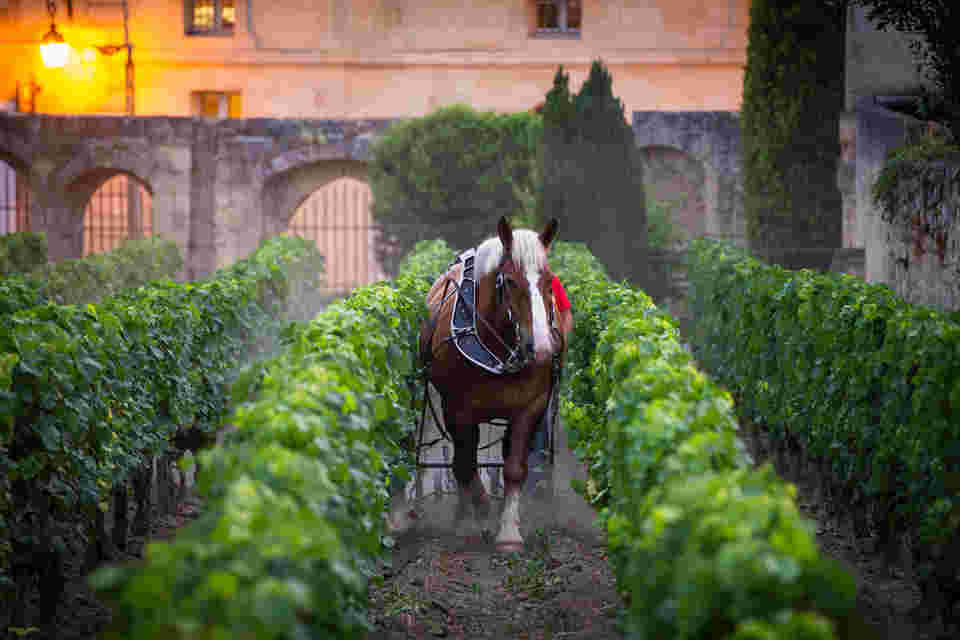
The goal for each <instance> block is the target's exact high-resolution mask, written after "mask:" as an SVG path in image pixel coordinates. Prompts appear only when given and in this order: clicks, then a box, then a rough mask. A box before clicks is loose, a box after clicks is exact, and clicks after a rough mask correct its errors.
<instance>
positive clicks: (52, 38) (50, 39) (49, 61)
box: [40, 0, 135, 116]
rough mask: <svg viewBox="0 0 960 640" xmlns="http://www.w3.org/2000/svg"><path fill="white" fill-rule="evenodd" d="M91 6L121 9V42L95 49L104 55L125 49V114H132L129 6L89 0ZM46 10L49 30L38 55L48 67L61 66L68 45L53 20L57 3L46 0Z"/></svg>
mask: <svg viewBox="0 0 960 640" xmlns="http://www.w3.org/2000/svg"><path fill="white" fill-rule="evenodd" d="M89 6H92V7H97V6H100V7H121V8H122V9H123V44H107V45H103V46H96V45H95V48H96V50H97V51H99V52H100V53H102V54H103V55H105V56H112V55H114V54H116V53H118V52H120V51H123V50H124V49H125V50H126V51H127V66H126V96H125V100H124V102H125V104H126V111H127V115H129V116H132V115H134V113H135V109H134V103H133V96H134V84H133V78H134V68H133V44H131V42H130V7H129V5H128V4H127V0H122V2H120V3H115V2H90V3H89ZM47 11H48V12H49V13H50V31H48V32H47V35H45V36H43V40H41V41H40V56H41V57H42V58H43V65H44V66H45V67H50V68H59V67H63V66H64V65H66V63H67V54H68V53H69V47H68V45H67V43H66V42H65V41H64V40H63V36H62V35H60V33H59V32H58V31H57V25H56V22H55V21H54V15H55V14H56V12H57V5H56V3H55V2H54V0H47Z"/></svg>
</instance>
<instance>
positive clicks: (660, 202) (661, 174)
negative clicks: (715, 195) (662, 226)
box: [639, 146, 707, 249]
mask: <svg viewBox="0 0 960 640" xmlns="http://www.w3.org/2000/svg"><path fill="white" fill-rule="evenodd" d="M639 154H640V158H641V162H642V164H643V184H644V191H645V193H646V198H647V216H648V217H651V216H658V215H661V216H666V219H667V221H668V222H670V223H671V224H672V226H673V231H674V232H675V233H676V234H677V236H678V237H677V241H678V242H676V243H671V246H665V247H663V248H665V249H672V248H675V246H676V244H680V243H684V242H686V241H689V240H692V239H693V238H696V237H697V236H701V235H703V234H704V233H705V232H706V215H707V206H706V195H705V187H706V170H705V168H704V166H703V163H702V162H700V161H698V160H697V159H696V158H694V157H693V156H691V155H690V154H689V153H686V152H684V151H681V150H680V149H676V148H674V147H665V146H649V147H641V148H640V149H639ZM681 238H682V240H681Z"/></svg>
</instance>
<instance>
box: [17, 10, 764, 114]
mask: <svg viewBox="0 0 960 640" xmlns="http://www.w3.org/2000/svg"><path fill="white" fill-rule="evenodd" d="M53 1H54V6H55V8H56V11H55V14H54V16H55V22H56V27H57V31H58V32H59V33H61V34H62V35H63V37H64V38H65V40H66V42H67V43H68V44H69V45H70V55H69V60H68V62H67V65H66V66H65V67H63V68H61V69H48V68H45V67H44V66H43V64H42V62H41V57H40V51H39V46H38V44H39V41H40V39H41V37H42V36H43V35H44V34H45V33H46V32H47V31H48V30H49V28H50V22H51V21H50V16H49V13H48V3H47V2H46V1H45V0H0V91H3V92H5V93H6V98H5V99H6V100H13V99H14V98H15V93H16V87H17V85H18V84H19V86H20V87H21V90H20V93H21V101H20V102H21V104H22V105H24V107H30V108H33V107H34V106H35V109H36V111H37V112H40V113H123V112H124V88H125V68H124V67H125V52H124V51H119V52H117V53H116V54H115V55H111V56H107V55H103V54H102V53H100V52H99V51H98V50H97V49H96V47H97V46H103V45H108V44H114V45H115V44H121V43H123V42H124V30H123V29H124V26H123V10H122V5H123V3H122V0H70V1H67V0H53ZM127 4H128V8H129V21H128V23H129V40H130V42H131V43H132V44H133V53H134V64H135V89H134V90H135V103H136V113H137V115H165V116H190V115H214V116H221V117H224V116H230V115H232V116H243V117H273V118H285V117H291V118H396V117H411V116H420V115H423V114H425V113H428V112H430V111H432V110H434V109H436V108H438V107H441V106H445V105H449V104H453V103H457V102H463V103H467V104H471V105H472V106H474V107H475V108H478V109H482V110H487V109H491V110H496V111H522V110H527V109H530V108H531V107H533V106H534V105H536V104H537V103H539V102H540V101H542V100H543V96H544V95H545V93H546V92H547V90H549V88H550V86H551V83H552V79H553V75H554V73H555V72H556V70H557V67H558V66H559V65H563V66H564V67H565V68H566V69H567V70H569V71H570V73H571V81H572V84H573V86H579V83H580V82H581V81H582V79H583V78H584V77H585V75H586V72H587V71H588V70H589V65H590V63H591V62H592V61H593V60H594V59H596V58H601V59H603V60H604V61H605V63H606V64H607V65H608V67H609V68H610V70H611V72H612V73H613V77H614V82H615V89H616V91H617V93H618V95H619V96H620V97H621V99H622V100H623V102H624V107H625V110H626V112H627V113H630V112H632V111H637V110H643V111H646V110H664V111H678V110H679V111H689V110H693V111H698V110H737V109H738V108H739V105H740V94H741V92H742V84H743V81H742V79H743V66H744V63H745V52H746V27H747V21H748V5H749V0H619V1H616V0H433V1H431V2H421V1H415V0H316V1H313V2H303V1H302V0H271V2H265V1H264V0H128V1H127ZM31 87H33V88H34V89H31ZM32 98H35V101H34V100H32ZM3 99H4V98H2V97H0V101H2V100H3ZM24 110H27V109H24Z"/></svg>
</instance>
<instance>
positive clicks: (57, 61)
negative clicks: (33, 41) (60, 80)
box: [40, 24, 70, 69]
mask: <svg viewBox="0 0 960 640" xmlns="http://www.w3.org/2000/svg"><path fill="white" fill-rule="evenodd" d="M69 54H70V46H69V45H68V44H67V43H66V42H64V40H63V36H62V35H60V34H59V33H58V32H57V27H56V25H53V24H51V25H50V31H48V32H47V35H45V36H43V40H41V41H40V57H41V58H43V66H45V67H47V68H49V69H59V68H61V67H64V66H66V64H67V57H68V56H69Z"/></svg>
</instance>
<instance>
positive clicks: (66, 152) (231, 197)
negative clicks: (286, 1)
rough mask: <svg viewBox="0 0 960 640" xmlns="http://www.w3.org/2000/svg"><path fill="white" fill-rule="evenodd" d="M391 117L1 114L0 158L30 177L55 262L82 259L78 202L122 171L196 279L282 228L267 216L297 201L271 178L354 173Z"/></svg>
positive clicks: (34, 214)
mask: <svg viewBox="0 0 960 640" xmlns="http://www.w3.org/2000/svg"><path fill="white" fill-rule="evenodd" d="M390 122H391V121H390V120H356V121H350V120H273V119H266V118H256V119H245V120H244V119H228V120H213V119H203V118H167V117H156V118H153V117H138V118H125V117H97V116H27V115H22V114H0V159H2V160H4V161H5V162H7V163H8V164H10V165H11V166H12V167H14V168H15V169H16V170H17V171H18V172H19V173H20V174H21V175H23V176H24V177H25V178H26V181H27V184H28V185H29V188H30V190H31V193H32V195H33V207H32V210H31V226H32V229H33V230H34V231H43V232H45V233H46V234H47V241H48V245H49V247H50V258H51V260H54V261H56V260H63V259H66V258H77V257H80V255H81V254H82V250H83V235H82V233H83V229H82V226H83V212H84V207H85V206H86V203H87V202H88V200H89V199H90V196H91V195H92V194H93V193H94V192H95V191H96V189H97V188H98V187H99V186H100V185H101V184H103V182H104V181H105V180H106V179H108V178H110V177H112V176H113V175H116V174H118V173H124V174H128V175H131V176H133V177H135V178H136V179H137V180H138V181H139V182H140V183H142V184H143V185H144V186H145V187H146V189H147V190H148V191H149V192H150V193H151V195H152V198H153V211H154V216H153V229H154V233H156V234H160V235H164V236H166V237H169V238H171V239H173V240H174V241H176V243H177V244H178V245H179V246H180V247H181V248H183V249H184V252H185V256H186V262H187V267H186V270H185V272H184V273H183V274H181V275H182V277H184V278H190V279H196V278H201V277H205V276H207V275H209V274H210V273H212V272H213V271H214V270H215V269H217V268H219V267H222V266H225V265H228V264H231V263H233V262H235V261H236V260H238V259H240V258H242V257H244V256H246V255H247V254H249V253H250V252H251V251H252V250H253V249H255V248H256V247H257V246H258V244H259V243H260V241H261V239H262V238H263V237H264V234H265V233H267V232H268V231H275V230H276V227H277V226H278V225H277V224H276V222H274V223H272V224H270V225H268V224H266V222H265V221H266V220H267V219H271V220H276V219H281V220H289V219H290V217H292V216H293V214H294V211H295V209H296V207H295V206H292V207H291V206H290V205H291V202H294V201H295V200H291V199H290V198H289V197H284V196H285V194H278V193H276V192H275V190H274V191H271V189H272V187H271V185H276V184H287V183H289V184H292V185H294V187H295V188H296V189H298V190H301V191H302V190H307V192H309V191H311V190H315V189H317V188H319V187H322V186H323V185H324V184H325V183H326V181H330V180H332V179H335V178H336V177H339V175H340V174H341V173H342V171H340V169H339V168H338V169H337V170H326V169H321V170H319V171H314V172H313V173H310V174H309V175H307V176H306V178H307V179H306V182H304V180H303V179H300V180H287V179H286V176H287V175H288V174H291V173H297V172H301V171H302V170H303V169H304V168H305V167H317V166H321V167H322V166H324V165H327V166H333V165H338V166H339V164H343V163H347V164H349V165H350V167H351V168H352V169H351V171H352V172H353V173H357V172H358V169H357V167H358V166H364V165H365V163H366V162H367V160H368V158H369V155H370V143H371V141H372V139H373V138H374V137H375V136H377V135H378V134H380V133H382V132H383V131H384V130H385V129H386V128H387V127H388V126H389V124H390ZM301 178H302V176H301ZM278 205H282V206H285V207H287V209H284V210H279V209H278V208H277V207H278ZM265 207H266V208H267V209H268V210H269V214H270V215H269V216H268V215H266V214H265Z"/></svg>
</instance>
